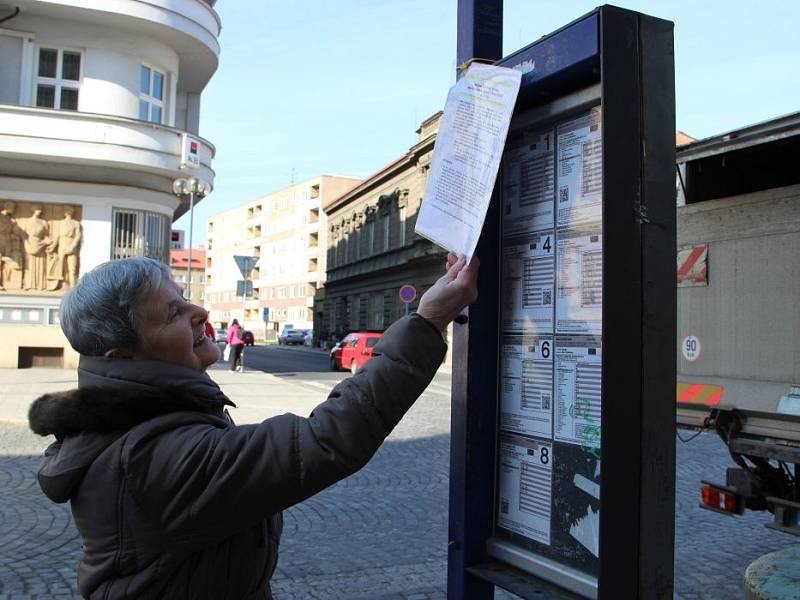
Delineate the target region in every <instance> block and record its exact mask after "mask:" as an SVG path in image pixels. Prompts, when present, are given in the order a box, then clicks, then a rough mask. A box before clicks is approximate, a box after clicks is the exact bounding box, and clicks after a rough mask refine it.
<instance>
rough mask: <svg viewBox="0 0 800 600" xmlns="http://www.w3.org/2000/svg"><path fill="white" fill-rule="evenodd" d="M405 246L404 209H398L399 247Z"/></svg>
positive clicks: (403, 207) (402, 207)
mask: <svg viewBox="0 0 800 600" xmlns="http://www.w3.org/2000/svg"><path fill="white" fill-rule="evenodd" d="M405 245H406V207H405V206H401V207H400V247H401V248H402V247H403V246H405Z"/></svg>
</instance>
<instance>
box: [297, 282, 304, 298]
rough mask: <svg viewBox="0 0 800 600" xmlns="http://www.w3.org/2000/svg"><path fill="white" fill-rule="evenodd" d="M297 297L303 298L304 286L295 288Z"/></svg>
mask: <svg viewBox="0 0 800 600" xmlns="http://www.w3.org/2000/svg"><path fill="white" fill-rule="evenodd" d="M297 295H298V296H300V297H301V298H305V295H306V286H304V285H299V286H297Z"/></svg>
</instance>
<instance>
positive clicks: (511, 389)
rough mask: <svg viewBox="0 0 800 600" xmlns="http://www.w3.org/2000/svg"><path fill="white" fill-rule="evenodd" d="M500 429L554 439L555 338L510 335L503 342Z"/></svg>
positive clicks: (548, 336)
mask: <svg viewBox="0 0 800 600" xmlns="http://www.w3.org/2000/svg"><path fill="white" fill-rule="evenodd" d="M501 356H502V378H503V379H502V382H501V401H500V420H501V424H500V427H501V428H502V429H504V430H506V431H515V432H518V433H523V434H526V435H538V436H543V437H545V438H548V439H551V438H552V437H553V337H552V336H550V335H547V336H534V335H507V336H505V337H503V340H502V350H501Z"/></svg>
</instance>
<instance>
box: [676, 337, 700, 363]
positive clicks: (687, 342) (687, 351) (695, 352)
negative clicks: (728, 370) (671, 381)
mask: <svg viewBox="0 0 800 600" xmlns="http://www.w3.org/2000/svg"><path fill="white" fill-rule="evenodd" d="M702 350H703V347H702V346H701V345H700V338H699V337H697V336H696V335H687V336H686V337H685V338H683V342H682V343H681V352H682V353H683V358H685V359H686V360H688V361H689V362H694V361H696V360H697V359H698V358H700V352H702Z"/></svg>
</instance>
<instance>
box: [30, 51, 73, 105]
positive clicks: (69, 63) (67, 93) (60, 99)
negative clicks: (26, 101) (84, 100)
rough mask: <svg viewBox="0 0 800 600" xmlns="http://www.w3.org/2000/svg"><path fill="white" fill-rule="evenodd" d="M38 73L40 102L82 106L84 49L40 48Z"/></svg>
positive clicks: (37, 85) (37, 99)
mask: <svg viewBox="0 0 800 600" xmlns="http://www.w3.org/2000/svg"><path fill="white" fill-rule="evenodd" d="M36 74H37V77H36V106H39V107H42V108H60V109H63V110H78V92H79V91H80V81H81V53H80V52H77V51H75V50H60V49H55V48H39V67H38V70H37V73H36Z"/></svg>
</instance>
